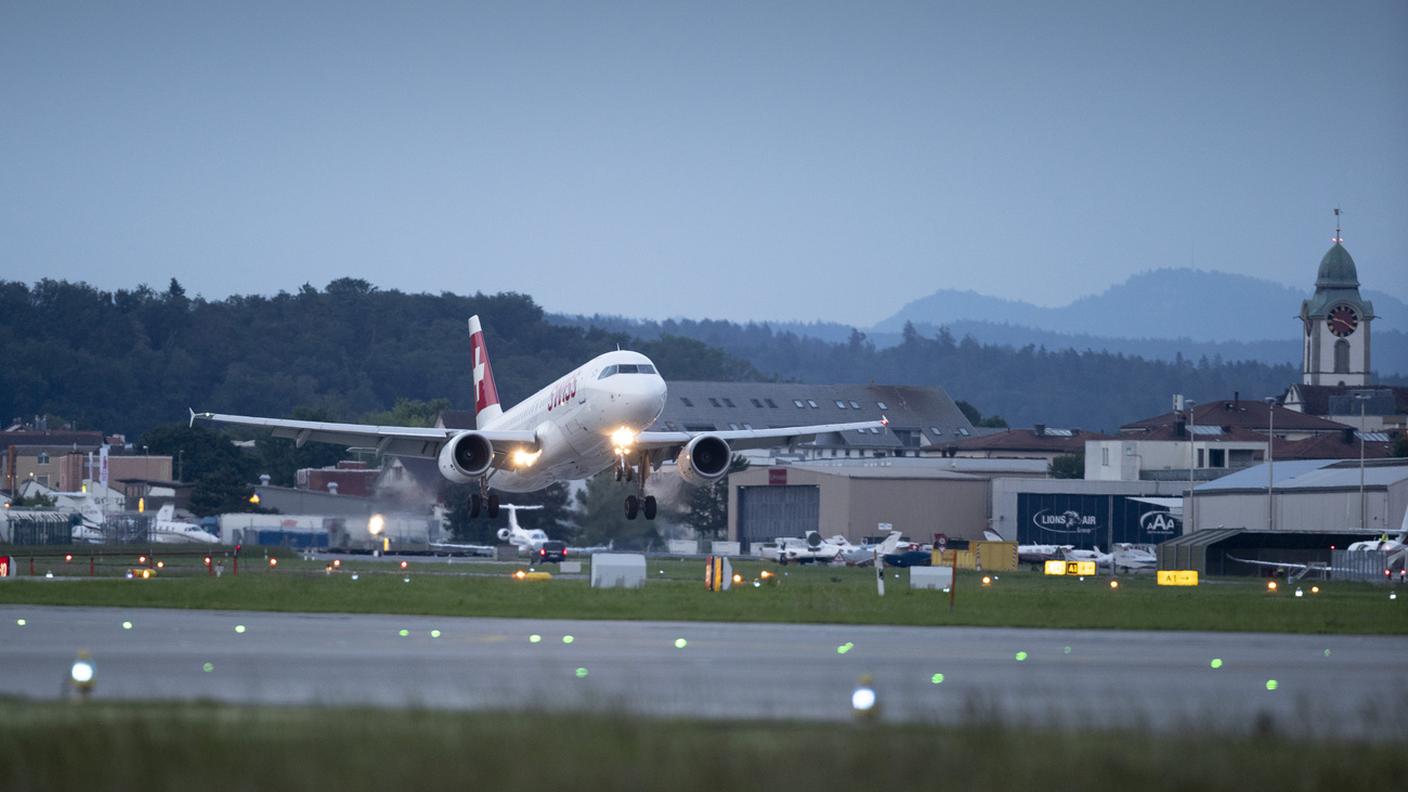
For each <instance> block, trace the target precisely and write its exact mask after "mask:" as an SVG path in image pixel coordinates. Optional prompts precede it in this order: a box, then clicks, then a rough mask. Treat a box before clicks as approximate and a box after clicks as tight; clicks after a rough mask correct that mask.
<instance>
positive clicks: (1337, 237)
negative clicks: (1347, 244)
mask: <svg viewBox="0 0 1408 792" xmlns="http://www.w3.org/2000/svg"><path fill="white" fill-rule="evenodd" d="M1330 241H1332V242H1334V243H1335V244H1336V245H1341V244H1344V235H1343V234H1341V233H1340V208H1339V207H1338V206H1336V207H1335V238H1334V239H1332V240H1330Z"/></svg>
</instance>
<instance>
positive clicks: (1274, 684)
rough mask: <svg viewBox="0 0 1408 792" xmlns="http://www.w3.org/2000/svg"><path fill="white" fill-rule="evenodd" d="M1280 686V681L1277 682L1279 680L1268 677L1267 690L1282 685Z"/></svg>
mask: <svg viewBox="0 0 1408 792" xmlns="http://www.w3.org/2000/svg"><path fill="white" fill-rule="evenodd" d="M1280 686H1281V683H1280V682H1277V681H1276V680H1274V679H1268V680H1266V689H1267V690H1275V689H1276V688H1278V687H1280Z"/></svg>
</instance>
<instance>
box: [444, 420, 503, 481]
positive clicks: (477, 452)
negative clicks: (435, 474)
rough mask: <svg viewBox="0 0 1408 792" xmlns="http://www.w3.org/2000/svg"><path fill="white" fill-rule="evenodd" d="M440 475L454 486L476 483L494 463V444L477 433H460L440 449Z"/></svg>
mask: <svg viewBox="0 0 1408 792" xmlns="http://www.w3.org/2000/svg"><path fill="white" fill-rule="evenodd" d="M437 462H438V464H439V465H440V475H442V476H444V477H445V478H447V479H449V480H450V481H453V482H455V483H456V484H469V483H471V482H473V481H477V480H478V479H479V477H480V476H482V475H484V474H485V473H487V472H488V471H489V466H490V465H491V464H493V462H494V444H493V443H491V442H489V438H487V437H485V436H484V435H482V434H479V433H478V432H460V433H459V434H457V435H455V436H454V437H452V438H450V442H448V443H446V444H445V447H444V448H442V449H440V458H439V459H438V460H437Z"/></svg>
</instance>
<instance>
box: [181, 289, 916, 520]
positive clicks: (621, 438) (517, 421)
mask: <svg viewBox="0 0 1408 792" xmlns="http://www.w3.org/2000/svg"><path fill="white" fill-rule="evenodd" d="M469 347H470V355H471V361H472V366H473V368H472V371H473V376H474V396H475V403H474V410H475V428H474V429H435V428H421V427H403V426H371V425H367V424H349V423H326V422H322V421H298V420H289V419H283V418H260V417H254V416H247V415H221V414H217V413H211V412H202V413H197V412H195V411H194V410H192V411H191V424H192V425H194V424H195V422H196V421H201V422H204V423H214V424H226V425H231V426H244V427H249V428H253V429H267V430H269V431H271V432H272V433H273V435H274V436H275V437H285V438H290V439H292V440H293V441H294V443H295V444H296V445H297V446H298V447H300V448H301V447H302V446H303V444H304V443H307V442H309V441H312V442H322V443H336V444H340V445H348V446H372V447H375V448H376V450H377V452H378V453H381V454H391V455H394V456H404V457H422V458H427V459H434V460H436V461H437V464H438V465H439V468H440V474H441V475H442V476H444V477H445V478H446V479H447V480H449V481H452V482H454V483H456V484H475V483H477V484H478V485H479V492H477V493H474V494H473V495H472V496H471V498H470V515H471V516H478V515H479V513H480V510H481V509H484V510H485V511H486V512H487V514H488V516H489V517H490V518H494V517H497V516H498V513H499V497H498V494H497V492H495V490H497V491H502V492H535V491H537V490H540V489H543V488H544V487H547V486H549V485H551V484H554V483H557V482H560V481H571V480H576V479H584V478H589V477H591V476H594V475H596V474H597V473H599V472H601V471H603V470H607V469H611V468H614V469H615V471H616V478H617V480H618V481H619V480H622V479H624V480H626V481H628V482H629V481H634V482H635V483H636V493H635V494H632V495H627V496H626V499H625V510H626V518H627V519H630V520H634V519H635V518H636V516H637V515H639V514H642V513H643V514H644V515H645V519H647V520H653V519H655V515H656V510H657V505H656V502H655V496H653V495H646V494H645V484H646V481H647V479H648V478H649V476H650V474H651V473H652V472H653V471H658V470H659V469H660V466H661V465H662V464H663V463H664V462H665V461H666V460H667V459H670V458H673V459H674V460H675V467H676V469H677V470H678V471H679V474H680V477H681V478H683V479H684V480H685V481H687V482H689V483H690V484H696V485H703V484H711V483H713V482H715V481H718V480H719V479H721V478H723V477H724V476H726V475H728V469H729V463H730V462H732V460H733V452H734V451H736V450H744V449H750V448H772V447H774V446H781V445H794V444H796V443H798V442H802V441H806V440H811V439H813V438H815V437H816V436H817V435H819V434H826V433H831V432H847V431H852V430H859V429H871V428H879V427H881V426H885V425H887V424H888V423H889V422H888V420H887V419H885V418H881V420H879V421H858V422H855V423H837V424H818V425H812V426H792V427H782V428H775V429H734V430H727V431H713V432H662V431H651V430H649V427H650V425H651V424H653V423H655V420H656V419H657V418H659V417H660V413H661V412H662V411H663V410H664V409H665V395H666V386H665V380H664V379H662V378H661V376H660V373H659V372H658V371H657V370H656V368H655V365H654V364H653V363H651V361H650V358H647V357H646V356H645V355H642V354H640V353H639V352H630V351H625V350H616V351H614V352H607V353H606V354H603V355H598V356H596V357H594V358H592V359H591V360H589V361H587V362H586V363H583V364H582V365H580V366H578V367H577V368H575V369H573V370H572V371H571V372H568V373H567V374H565V375H563V376H561V377H559V378H558V379H557V380H556V381H554V382H553V383H552V384H551V385H548V386H547V387H545V388H543V389H542V390H540V391H538V392H537V393H535V394H533V395H532V396H529V397H528V398H527V399H524V400H523V401H522V402H520V403H519V404H517V405H516V406H514V407H513V408H511V409H509V410H504V409H503V406H502V405H501V404H500V403H499V392H498V388H497V387H496V386H495V384H494V372H493V369H492V367H491V366H490V365H489V349H488V346H487V345H486V344H485V341H484V331H483V328H482V327H481V325H480V323H479V317H478V316H471V317H470V318H469Z"/></svg>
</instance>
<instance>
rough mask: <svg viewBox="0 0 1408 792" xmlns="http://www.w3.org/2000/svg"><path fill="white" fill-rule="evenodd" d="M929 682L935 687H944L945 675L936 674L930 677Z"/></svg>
mask: <svg viewBox="0 0 1408 792" xmlns="http://www.w3.org/2000/svg"><path fill="white" fill-rule="evenodd" d="M929 682H930V683H931V684H934V685H942V684H943V682H944V675H943V674H934V675H933V676H931V677H929Z"/></svg>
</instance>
